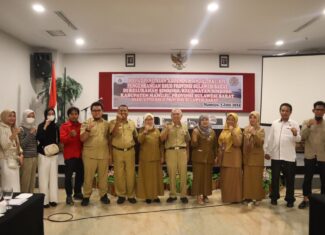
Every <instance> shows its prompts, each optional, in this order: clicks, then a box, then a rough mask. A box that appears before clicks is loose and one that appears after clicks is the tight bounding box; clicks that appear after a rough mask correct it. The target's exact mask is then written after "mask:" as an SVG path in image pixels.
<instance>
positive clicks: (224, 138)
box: [218, 113, 241, 152]
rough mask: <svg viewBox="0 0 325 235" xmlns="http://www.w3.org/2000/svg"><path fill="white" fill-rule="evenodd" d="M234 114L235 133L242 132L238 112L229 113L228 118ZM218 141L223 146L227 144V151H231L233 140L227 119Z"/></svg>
mask: <svg viewBox="0 0 325 235" xmlns="http://www.w3.org/2000/svg"><path fill="white" fill-rule="evenodd" d="M230 116H232V117H233V118H234V119H235V123H234V132H235V134H236V135H237V134H240V132H241V130H240V128H239V127H238V115H237V114H236V113H228V114H227V119H228V118H229V117H230ZM218 143H219V146H221V145H222V144H223V143H225V144H226V146H225V152H229V151H230V149H231V147H232V145H233V141H232V137H231V131H230V130H229V126H228V124H227V121H226V123H225V126H224V129H223V130H222V132H221V134H220V136H219V139H218Z"/></svg>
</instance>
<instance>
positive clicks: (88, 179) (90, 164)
mask: <svg viewBox="0 0 325 235" xmlns="http://www.w3.org/2000/svg"><path fill="white" fill-rule="evenodd" d="M82 161H83V164H84V185H83V191H84V197H86V198H89V197H90V195H91V193H92V188H93V180H94V177H95V174H96V171H97V177H98V188H99V196H100V197H102V196H104V195H105V194H107V186H108V185H107V175H108V159H107V158H105V159H93V158H87V157H83V158H82Z"/></svg>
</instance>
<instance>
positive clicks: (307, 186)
mask: <svg viewBox="0 0 325 235" xmlns="http://www.w3.org/2000/svg"><path fill="white" fill-rule="evenodd" d="M313 113H314V115H315V116H314V118H312V119H308V120H306V121H304V123H303V125H302V130H301V137H302V139H303V140H304V141H305V159H304V162H305V176H304V182H303V185H302V189H303V195H304V199H303V201H302V202H301V203H300V204H299V206H298V208H299V209H304V208H306V207H308V206H309V196H310V195H311V185H312V181H313V176H314V172H315V171H316V169H317V168H318V170H319V175H320V180H321V194H325V122H324V121H323V117H324V113H325V103H324V102H323V101H317V102H316V103H314V109H313Z"/></svg>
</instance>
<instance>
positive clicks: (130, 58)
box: [125, 54, 135, 67]
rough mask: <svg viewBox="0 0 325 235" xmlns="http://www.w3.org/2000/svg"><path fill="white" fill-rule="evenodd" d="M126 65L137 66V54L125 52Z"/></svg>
mask: <svg viewBox="0 0 325 235" xmlns="http://www.w3.org/2000/svg"><path fill="white" fill-rule="evenodd" d="M125 67H135V54H125Z"/></svg>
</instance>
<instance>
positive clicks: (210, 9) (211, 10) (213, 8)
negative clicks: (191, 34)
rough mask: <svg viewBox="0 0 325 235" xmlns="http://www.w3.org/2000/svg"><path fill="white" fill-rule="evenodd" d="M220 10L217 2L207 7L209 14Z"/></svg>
mask: <svg viewBox="0 0 325 235" xmlns="http://www.w3.org/2000/svg"><path fill="white" fill-rule="evenodd" d="M218 9H219V5H218V4H217V3H215V2H211V3H210V4H209V5H208V7H207V10H208V11H209V12H214V11H216V10H218Z"/></svg>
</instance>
